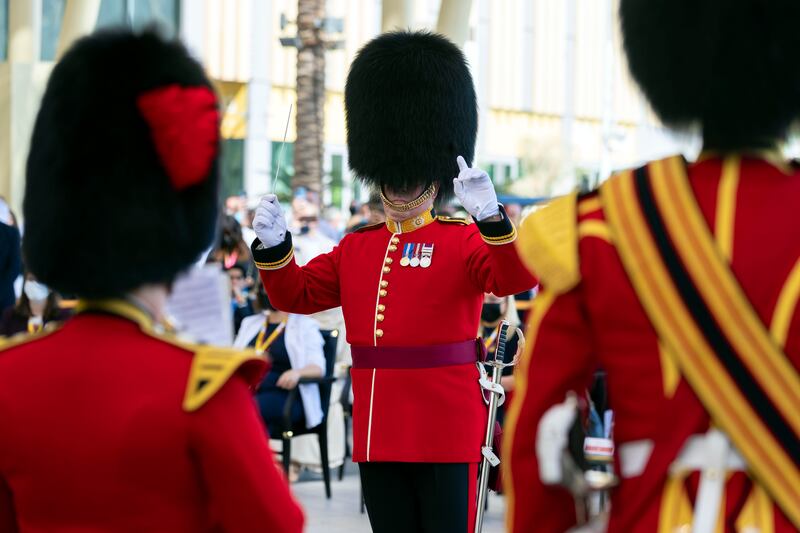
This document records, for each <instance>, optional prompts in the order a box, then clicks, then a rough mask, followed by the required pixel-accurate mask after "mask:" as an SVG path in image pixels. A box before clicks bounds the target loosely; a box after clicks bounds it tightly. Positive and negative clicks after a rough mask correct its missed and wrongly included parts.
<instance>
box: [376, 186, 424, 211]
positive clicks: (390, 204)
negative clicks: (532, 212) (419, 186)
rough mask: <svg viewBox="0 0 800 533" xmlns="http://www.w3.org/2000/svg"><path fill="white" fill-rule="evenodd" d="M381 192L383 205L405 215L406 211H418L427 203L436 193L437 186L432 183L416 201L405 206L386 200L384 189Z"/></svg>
mask: <svg viewBox="0 0 800 533" xmlns="http://www.w3.org/2000/svg"><path fill="white" fill-rule="evenodd" d="M380 191H381V201H383V205H385V206H386V207H389V208H391V209H394V210H395V211H400V212H401V213H405V212H406V211H411V210H412V209H416V208H418V207H419V206H421V205H422V204H424V203H425V202H427V201H428V200H429V199H430V198H431V197H432V196H433V194H434V193H435V192H436V186H435V185H434V184H433V183H431V184H430V185H429V186H428V188H427V189H425V192H423V193H422V194H420V195H419V196H418V197H417V199H416V200H411V201H410V202H408V203H405V204H401V203H399V202H392V201H391V200H389V199H388V198H386V196H385V195H384V194H383V187H381V188H380Z"/></svg>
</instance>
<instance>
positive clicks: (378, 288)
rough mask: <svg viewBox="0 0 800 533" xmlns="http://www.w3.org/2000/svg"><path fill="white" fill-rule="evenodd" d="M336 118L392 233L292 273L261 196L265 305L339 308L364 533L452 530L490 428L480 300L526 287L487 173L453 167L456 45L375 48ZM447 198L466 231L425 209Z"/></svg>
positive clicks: (351, 240) (420, 38) (460, 112)
mask: <svg viewBox="0 0 800 533" xmlns="http://www.w3.org/2000/svg"><path fill="white" fill-rule="evenodd" d="M345 106H346V111H347V119H348V149H349V160H350V165H351V167H352V168H353V170H354V171H355V172H356V173H357V174H358V175H359V176H360V177H361V179H362V180H364V181H365V182H366V183H369V184H371V185H373V186H375V187H376V188H378V189H380V192H381V194H382V197H383V202H384V206H385V210H386V214H387V219H388V220H387V222H386V223H385V224H384V223H381V224H378V225H373V226H368V227H366V228H363V229H361V230H359V231H357V232H355V233H353V234H350V235H348V236H346V237H345V238H344V239H343V240H342V241H341V243H340V244H339V245H338V246H337V247H336V248H335V249H334V250H333V251H332V252H330V253H328V254H325V255H321V256H319V257H317V258H316V259H314V260H312V261H311V262H309V263H308V264H307V265H305V266H304V267H302V268H301V267H298V266H297V264H296V263H295V261H294V259H293V252H292V239H291V234H290V233H288V232H287V231H286V223H285V220H284V217H283V213H282V212H281V209H280V206H279V204H278V203H277V201H276V200H275V197H274V196H273V195H269V196H266V197H265V198H264V199H262V203H261V205H260V206H259V208H258V210H257V213H256V217H255V219H254V229H255V230H256V233H257V234H258V237H259V239H258V240H256V241H255V243H254V244H253V257H254V259H255V261H256V265H257V266H258V267H259V268H260V269H261V277H262V279H263V281H264V286H265V287H266V289H267V292H268V293H269V297H270V301H271V302H272V303H273V304H274V305H275V306H276V307H278V308H280V309H282V310H285V311H289V312H292V313H314V312H317V311H321V310H323V309H329V308H332V307H337V306H342V310H343V313H344V319H345V323H346V326H347V340H348V342H349V343H350V344H351V345H352V354H353V370H352V377H353V395H354V398H355V403H354V415H353V418H354V424H353V425H354V446H353V459H354V461H356V462H358V463H360V464H359V466H360V471H361V478H362V482H363V486H364V496H365V499H366V504H367V509H368V511H369V516H370V522H371V524H372V527H373V529H374V531H376V532H379V533H383V532H394V531H397V532H404V533H405V532H410V531H437V532H445V533H446V532H459V533H463V532H464V531H466V530H467V529H468V527H471V524H472V518H473V516H474V511H475V509H474V506H475V486H476V475H477V464H478V461H479V460H480V457H481V454H480V448H481V443H482V439H483V434H484V431H485V428H486V412H487V411H486V406H485V405H484V403H483V400H482V396H481V389H480V386H479V384H478V378H479V373H478V369H477V367H476V361H477V358H478V353H479V344H478V341H477V339H476V335H475V332H476V331H477V328H478V323H479V319H480V313H481V304H482V302H483V293H484V292H492V293H494V294H498V295H507V294H513V293H515V292H520V291H521V290H524V289H526V288H530V287H532V286H533V285H535V281H534V280H533V279H532V278H531V276H530V275H529V274H528V273H527V271H526V270H525V268H524V266H523V265H522V264H521V263H520V261H519V258H518V257H517V253H516V250H515V249H514V246H513V244H512V242H513V241H514V239H515V238H516V229H515V228H514V226H513V224H512V223H511V222H510V221H509V219H508V217H507V216H506V215H505V212H504V211H503V208H502V207H501V206H499V205H498V203H497V197H496V195H495V192H494V187H493V185H492V183H491V180H490V179H489V176H488V175H486V173H484V172H482V171H480V170H478V169H471V168H469V167H468V166H467V163H466V162H465V160H464V159H463V158H460V157H459V156H460V155H463V156H464V158H466V159H467V160H470V159H471V158H472V154H473V150H474V144H475V133H476V128H477V109H476V105H475V92H474V88H473V85H472V78H471V76H470V73H469V70H468V68H467V65H466V62H465V60H464V57H463V55H462V53H461V51H460V50H459V49H458V48H457V47H456V46H455V45H453V44H452V43H450V42H449V41H448V40H447V39H445V38H444V37H441V36H438V35H434V34H429V33H406V32H399V33H388V34H384V35H382V36H379V37H377V38H376V39H374V40H373V41H371V42H370V43H368V44H367V45H366V46H365V47H364V48H363V49H362V50H361V52H360V53H359V55H358V57H357V58H356V59H355V61H354V62H353V64H352V66H351V69H350V74H349V76H348V80H347V87H346V90H345ZM457 158H458V159H457ZM457 161H458V164H457ZM459 167H460V169H459ZM459 170H460V172H459ZM455 176H457V177H456V179H455V180H454V179H453V178H454V177H455ZM454 188H455V193H456V195H457V196H458V198H459V200H460V201H461V202H462V204H463V205H464V206H465V208H466V209H467V210H468V211H469V212H470V213H471V214H472V215H473V217H474V218H475V220H476V221H477V223H476V224H468V223H467V222H465V221H463V220H457V219H449V218H444V217H437V216H436V214H435V213H434V210H433V204H434V201H435V200H436V199H437V198H438V199H439V200H441V199H443V198H447V197H449V196H450V195H452V193H453V189H454Z"/></svg>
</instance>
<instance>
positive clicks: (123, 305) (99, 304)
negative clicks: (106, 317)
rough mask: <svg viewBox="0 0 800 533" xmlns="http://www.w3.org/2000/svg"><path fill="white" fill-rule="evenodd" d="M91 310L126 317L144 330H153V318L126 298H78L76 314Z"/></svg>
mask: <svg viewBox="0 0 800 533" xmlns="http://www.w3.org/2000/svg"><path fill="white" fill-rule="evenodd" d="M92 311H96V312H101V313H108V314H110V315H116V316H119V317H122V318H126V319H128V320H130V321H131V322H134V323H136V324H138V325H139V327H140V328H142V330H144V331H153V330H155V323H154V321H153V318H152V317H151V316H150V315H149V314H148V313H147V312H145V311H144V310H142V309H141V308H139V307H138V306H136V305H135V304H133V303H131V302H129V301H127V300H122V299H118V298H109V299H102V300H78V304H77V305H76V306H75V313H76V314H81V313H90V312H92Z"/></svg>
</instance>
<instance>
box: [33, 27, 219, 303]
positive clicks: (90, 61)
mask: <svg viewBox="0 0 800 533" xmlns="http://www.w3.org/2000/svg"><path fill="white" fill-rule="evenodd" d="M218 149H219V111H218V104H217V99H216V96H215V95H214V93H213V91H212V89H211V85H210V83H209V81H208V79H207V78H206V76H205V74H204V73H203V69H202V67H201V66H200V65H199V64H198V63H197V62H196V61H195V60H194V59H192V58H191V57H190V56H189V53H188V52H187V50H186V49H185V48H184V47H183V45H182V44H180V43H179V42H178V41H174V40H165V39H164V38H162V37H161V36H159V35H158V34H157V33H156V32H155V31H152V30H148V31H145V32H143V33H138V34H137V33H132V32H130V31H128V30H121V29H120V30H106V31H100V32H97V33H95V34H93V35H91V36H89V37H86V38H83V39H81V40H79V41H78V42H77V43H75V45H74V46H73V47H72V48H71V49H70V50H69V51H68V52H67V53H66V54H65V55H64V57H63V59H62V60H61V61H60V62H59V63H58V64H57V65H56V66H55V68H54V69H53V72H52V74H51V76H50V80H49V82H48V84H47V89H46V91H45V94H44V98H43V100H42V104H41V108H40V110H39V114H38V116H37V118H36V124H35V126H34V130H33V137H32V139H31V148H30V154H29V156H28V164H27V182H26V185H25V199H24V203H23V212H24V215H25V236H24V239H23V256H24V260H25V261H26V263H27V266H28V267H29V268H30V270H31V271H32V272H33V273H34V274H35V275H36V277H37V278H38V279H39V280H40V281H42V282H44V283H46V284H47V285H49V286H51V287H53V288H55V289H56V290H58V291H60V292H63V293H68V294H77V295H79V296H81V297H87V298H101V297H112V296H119V295H122V294H124V293H125V292H127V291H129V290H131V289H134V288H136V287H138V286H141V285H143V284H145V283H163V282H167V283H169V282H171V281H172V280H173V279H174V278H175V276H176V275H177V274H178V273H179V272H180V271H182V270H184V269H186V268H187V267H189V266H190V265H191V264H192V263H194V262H195V261H197V260H198V259H199V257H200V254H201V253H202V252H203V251H204V250H205V249H207V248H208V247H209V246H210V244H211V242H212V239H213V237H214V234H215V226H216V221H217V213H218V175H217V174H218V172H217V152H218Z"/></svg>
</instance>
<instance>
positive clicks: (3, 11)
mask: <svg viewBox="0 0 800 533" xmlns="http://www.w3.org/2000/svg"><path fill="white" fill-rule="evenodd" d="M6 59H8V0H0V61H5V60H6Z"/></svg>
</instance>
